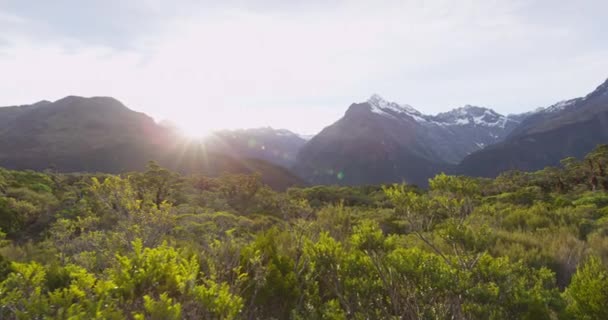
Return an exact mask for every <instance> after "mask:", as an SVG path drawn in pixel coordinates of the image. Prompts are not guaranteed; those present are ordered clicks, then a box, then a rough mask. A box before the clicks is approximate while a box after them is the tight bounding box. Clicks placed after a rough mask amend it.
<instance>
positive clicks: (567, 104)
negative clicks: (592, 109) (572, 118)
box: [541, 99, 580, 113]
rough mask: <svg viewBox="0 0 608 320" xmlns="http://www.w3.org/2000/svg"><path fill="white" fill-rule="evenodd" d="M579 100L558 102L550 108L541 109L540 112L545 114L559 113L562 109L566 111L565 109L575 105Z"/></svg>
mask: <svg viewBox="0 0 608 320" xmlns="http://www.w3.org/2000/svg"><path fill="white" fill-rule="evenodd" d="M579 100H580V99H571V100H564V101H560V102H558V103H556V104H554V105H552V106H550V107H547V108H545V109H542V110H541V112H545V113H553V112H559V111H562V110H564V109H567V108H569V107H571V106H573V105H575V104H576V103H577V102H578V101H579Z"/></svg>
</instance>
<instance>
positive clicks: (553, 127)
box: [456, 80, 608, 177]
mask: <svg viewBox="0 0 608 320" xmlns="http://www.w3.org/2000/svg"><path fill="white" fill-rule="evenodd" d="M605 143H608V80H607V81H606V82H604V83H603V84H602V85H600V86H599V87H598V88H597V89H596V90H594V91H593V92H591V93H590V94H588V95H587V96H585V97H582V98H576V99H572V100H567V101H562V102H559V103H556V104H554V105H552V106H550V107H548V108H545V109H540V110H537V111H536V112H534V113H532V114H530V115H528V116H527V117H526V118H525V119H523V121H522V122H521V124H520V125H519V126H517V127H516V128H515V129H514V130H513V131H512V132H511V134H510V135H509V136H508V137H507V138H506V139H505V140H504V141H501V142H500V143H497V144H494V145H491V146H488V147H487V148H484V149H483V150H480V151H478V152H475V153H473V154H471V155H469V156H467V157H466V158H465V159H464V160H463V161H462V162H461V163H460V164H459V166H458V167H457V169H456V172H457V173H461V174H467V175H474V176H486V177H493V176H496V175H498V174H499V173H501V172H503V171H506V170H513V169H518V170H525V171H529V170H538V169H542V168H544V167H546V166H553V165H557V164H558V163H559V161H560V160H561V159H564V158H566V157H582V156H584V155H585V154H586V153H588V152H589V151H591V150H592V149H593V148H594V147H595V146H596V145H598V144H605Z"/></svg>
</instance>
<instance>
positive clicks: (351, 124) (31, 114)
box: [0, 81, 608, 189]
mask: <svg viewBox="0 0 608 320" xmlns="http://www.w3.org/2000/svg"><path fill="white" fill-rule="evenodd" d="M600 143H608V81H606V82H605V83H604V84H602V85H601V86H599V87H598V88H597V89H596V90H595V91H593V92H592V93H590V94H588V95H587V96H585V97H582V98H576V99H572V100H567V101H563V102H559V103H556V104H554V105H552V106H550V107H547V108H540V109H537V110H534V111H531V112H527V113H524V114H518V115H501V114H498V113H497V112H495V111H493V110H491V109H488V108H483V107H476V106H469V105H467V106H464V107H461V108H456V109H453V110H451V111H449V112H445V113H440V114H437V115H425V114H423V113H421V112H419V111H418V110H416V109H415V108H413V107H411V106H409V105H405V104H398V103H394V102H389V101H387V100H385V99H383V98H382V97H380V96H379V95H372V96H371V97H370V98H369V99H368V100H367V101H365V102H362V103H354V104H352V105H351V106H350V107H349V108H348V109H347V111H346V112H345V114H344V116H343V117H342V118H341V119H339V120H338V121H336V122H335V123H334V124H332V125H330V126H328V127H326V128H325V129H323V130H322V131H321V132H320V133H318V134H317V135H315V136H313V137H310V136H304V137H303V136H299V135H297V134H295V133H293V132H290V131H288V130H275V129H272V128H258V129H242V130H224V131H218V132H216V133H214V134H213V135H211V136H210V137H208V138H206V139H202V140H200V141H196V140H189V139H185V138H183V137H181V136H180V135H179V134H178V133H177V132H176V131H175V130H174V129H172V128H171V127H170V126H165V125H162V124H157V123H156V122H155V121H154V120H153V119H152V118H150V117H148V116H146V115H145V114H143V113H139V112H135V111H133V110H130V109H128V108H127V107H126V106H124V105H123V104H122V103H120V102H119V101H118V100H116V99H113V98H108V97H94V98H82V97H76V96H69V97H66V98H63V99H61V100H58V101H55V102H49V101H41V102H38V103H35V104H32V105H25V106H15V107H4V108H0V166H3V167H7V168H13V169H34V170H44V169H49V168H52V169H54V170H58V171H63V172H79V171H95V172H110V173H116V172H125V171H134V170H142V169H144V167H145V164H146V163H147V161H148V160H156V161H158V162H159V163H160V164H161V165H164V166H166V167H168V168H170V169H173V170H177V171H180V172H184V173H200V174H205V175H211V176H215V175H219V174H221V173H222V172H229V173H252V172H260V173H261V174H262V176H263V180H264V181H265V182H266V183H269V184H271V185H272V186H273V187H275V188H277V189H284V188H287V187H289V186H292V185H303V184H306V183H312V184H347V185H360V184H379V183H391V182H401V181H406V182H408V183H415V184H419V185H425V184H426V182H427V180H428V178H430V177H432V176H434V175H435V174H437V173H439V172H442V171H443V172H449V173H457V174H466V175H471V176H488V177H491V176H496V175H497V174H499V173H500V172H503V171H505V170H511V169H519V170H537V169H542V168H543V167H545V166H548V165H555V164H557V163H558V162H559V160H561V159H563V158H565V157H569V156H575V157H580V156H583V155H584V154H586V153H587V152H589V151H590V150H591V149H593V148H594V147H595V146H596V145H597V144H600ZM292 172H294V173H292ZM300 177H301V178H300Z"/></svg>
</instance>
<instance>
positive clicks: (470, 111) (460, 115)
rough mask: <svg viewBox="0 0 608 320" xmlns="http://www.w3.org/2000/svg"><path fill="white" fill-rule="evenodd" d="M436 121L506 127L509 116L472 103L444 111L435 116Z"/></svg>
mask: <svg viewBox="0 0 608 320" xmlns="http://www.w3.org/2000/svg"><path fill="white" fill-rule="evenodd" d="M433 118H434V120H435V121H437V122H441V123H446V124H452V125H482V126H501V127H504V126H505V123H506V121H507V117H505V116H503V115H501V114H499V113H497V112H496V111H494V110H492V109H489V108H485V107H478V106H473V105H470V104H467V105H465V106H464V107H460V108H455V109H452V110H450V111H448V112H442V113H439V114H437V115H436V116H434V117H433Z"/></svg>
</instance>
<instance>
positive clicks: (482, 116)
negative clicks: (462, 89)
mask: <svg viewBox="0 0 608 320" xmlns="http://www.w3.org/2000/svg"><path fill="white" fill-rule="evenodd" d="M367 104H369V105H370V109H371V111H372V112H373V113H375V114H377V115H380V116H384V117H388V118H391V119H394V120H397V121H404V122H406V123H408V122H411V121H412V120H413V121H414V122H415V125H419V126H420V128H419V129H418V132H421V133H423V134H420V137H419V138H420V139H421V140H422V141H423V142H424V144H425V145H427V146H428V147H427V149H429V150H428V153H429V154H431V155H432V156H431V157H432V158H433V159H435V160H439V161H442V162H447V163H452V164H456V163H458V162H459V161H460V160H462V159H463V158H464V157H465V156H467V155H468V154H470V153H471V152H474V151H477V150H479V149H482V148H483V147H485V146H487V145H490V144H494V143H496V142H499V141H501V140H502V139H504V138H505V137H506V136H507V135H508V134H509V133H510V132H511V130H512V129H513V128H514V127H516V126H517V125H518V124H519V123H520V122H521V119H517V117H518V116H517V115H516V116H504V115H501V114H499V113H497V112H495V111H494V110H492V109H488V108H483V107H476V106H471V105H466V106H464V107H460V108H456V109H453V110H451V111H448V112H443V113H439V114H437V115H425V114H422V113H421V112H420V111H418V110H416V109H415V108H414V107H412V106H410V105H405V104H398V103H395V102H389V101H387V100H385V99H383V98H382V97H380V96H379V95H377V94H375V95H372V96H371V97H370V98H369V99H368V100H367Z"/></svg>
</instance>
